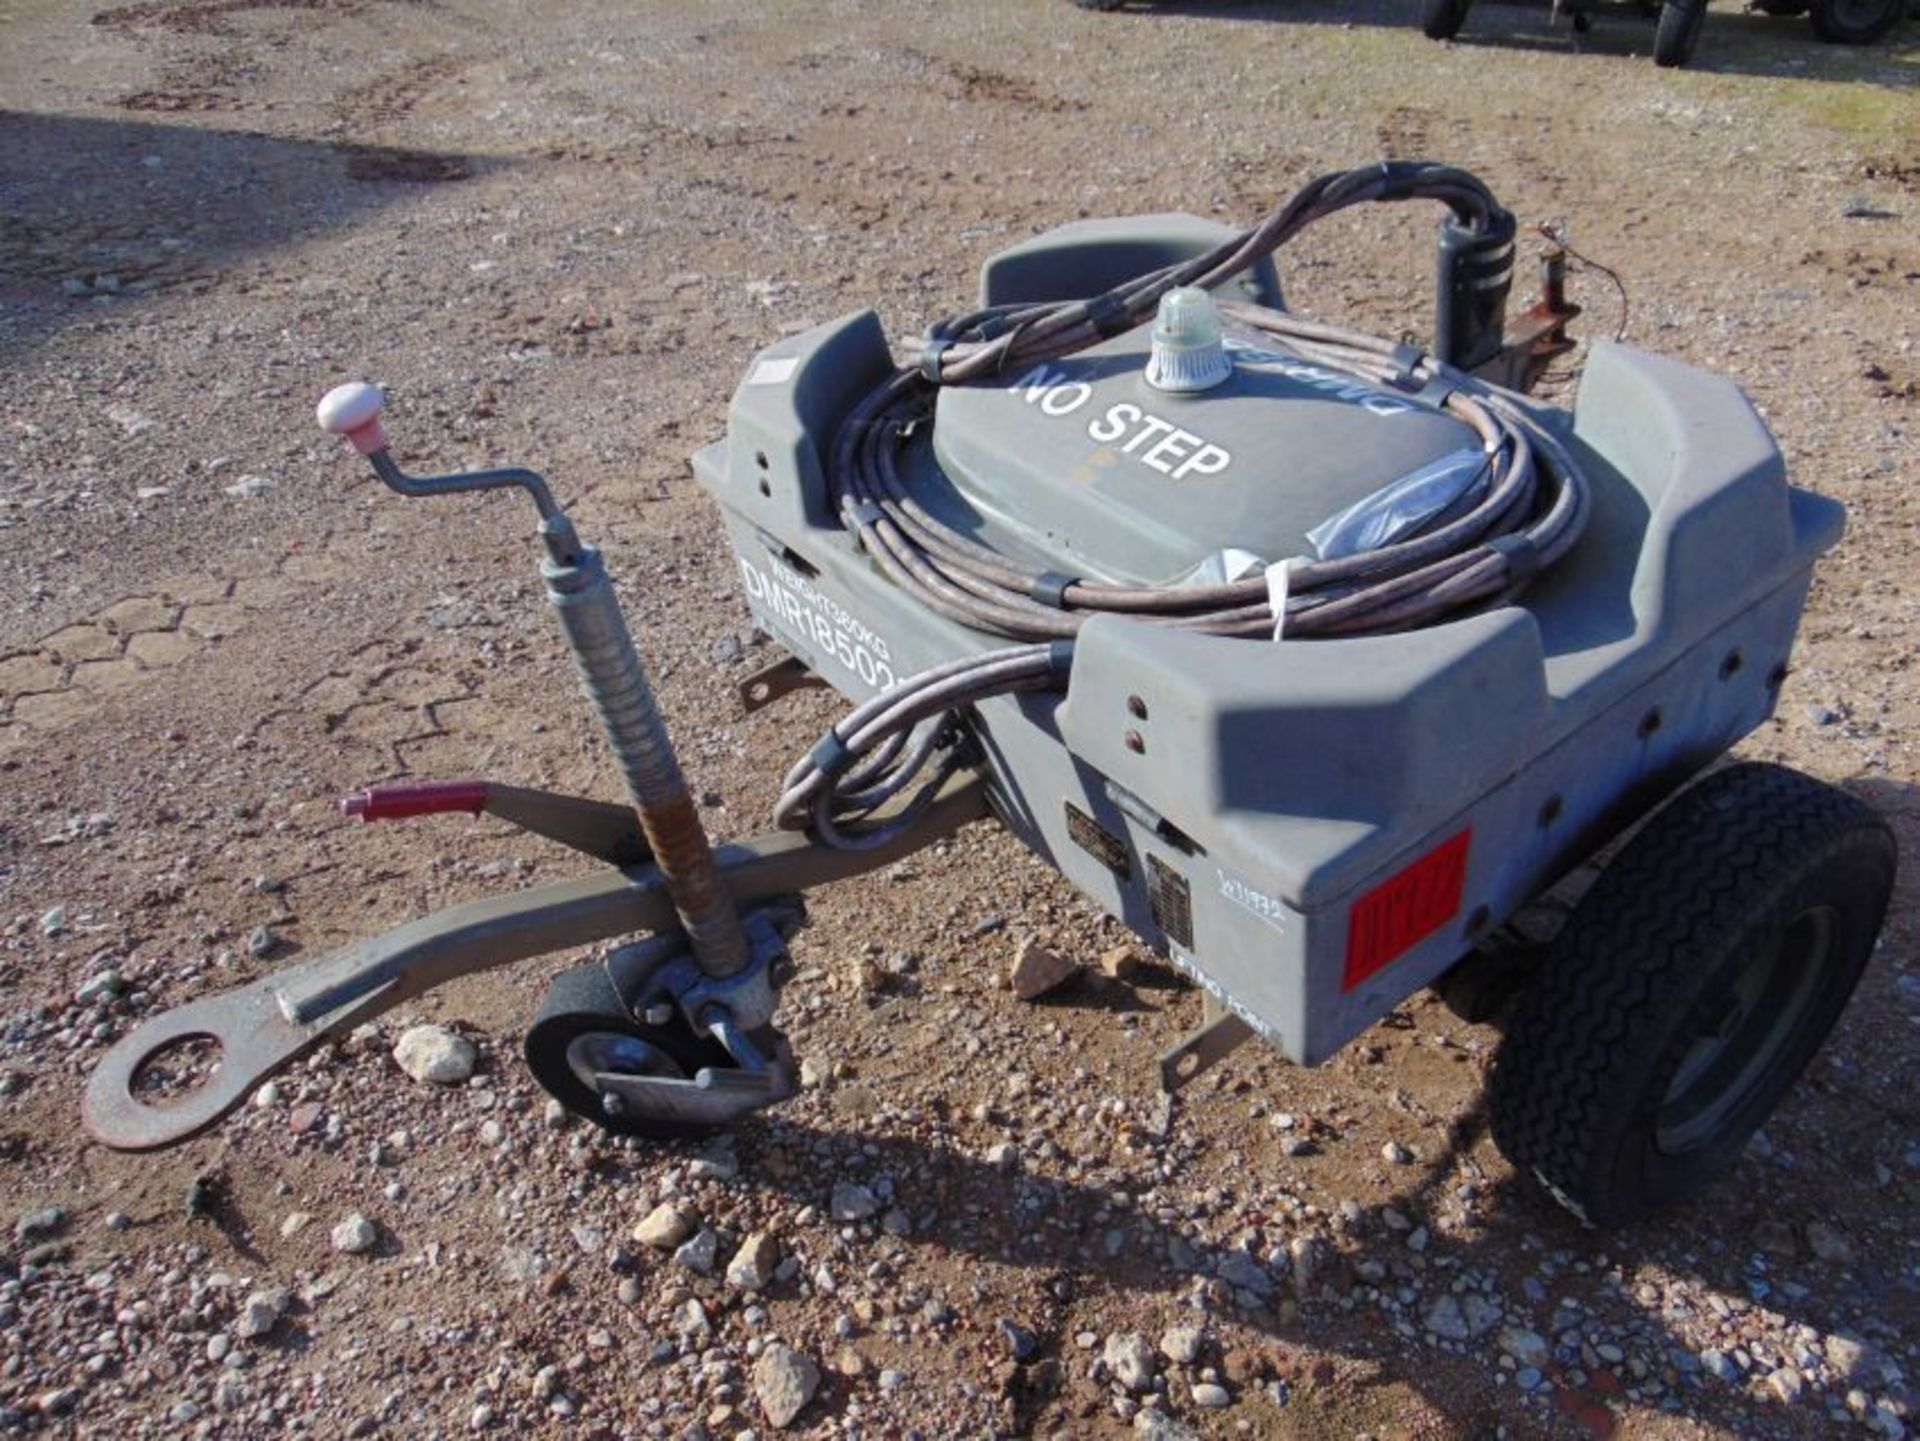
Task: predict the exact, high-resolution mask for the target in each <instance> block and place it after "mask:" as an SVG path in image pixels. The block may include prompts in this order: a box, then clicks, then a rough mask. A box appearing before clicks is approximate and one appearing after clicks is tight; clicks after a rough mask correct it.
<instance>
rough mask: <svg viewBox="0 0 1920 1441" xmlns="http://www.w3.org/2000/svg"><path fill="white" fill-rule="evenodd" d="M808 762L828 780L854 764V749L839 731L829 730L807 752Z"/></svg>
mask: <svg viewBox="0 0 1920 1441" xmlns="http://www.w3.org/2000/svg"><path fill="white" fill-rule="evenodd" d="M807 764H808V765H810V766H812V767H813V768H814V769H815V770H816V771H818V772H819V773H820V774H821V775H823V776H825V777H826V778H827V779H828V780H833V779H835V778H837V777H838V776H839V775H841V774H842V773H843V772H844V771H846V770H847V768H848V767H849V766H851V765H852V764H853V751H852V749H851V748H850V747H849V746H848V745H847V743H846V742H845V741H844V740H842V739H841V738H840V733H839V732H838V731H828V732H827V733H826V734H825V735H823V736H821V737H820V740H819V742H818V744H816V745H815V746H814V748H813V749H812V750H810V751H808V752H807Z"/></svg>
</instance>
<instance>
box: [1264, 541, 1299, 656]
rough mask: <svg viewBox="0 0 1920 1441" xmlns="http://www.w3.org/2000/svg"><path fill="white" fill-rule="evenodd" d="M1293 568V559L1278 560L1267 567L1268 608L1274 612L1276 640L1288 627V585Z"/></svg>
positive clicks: (1274, 636)
mask: <svg viewBox="0 0 1920 1441" xmlns="http://www.w3.org/2000/svg"><path fill="white" fill-rule="evenodd" d="M1292 569H1293V562H1292V561H1291V560H1276V561H1275V562H1274V563H1273V564H1272V565H1270V566H1268V567H1267V569H1266V577H1267V609H1268V610H1270V611H1272V612H1273V638H1274V639H1275V640H1279V639H1280V638H1281V636H1282V635H1283V634H1284V632H1285V631H1286V628H1287V586H1288V576H1289V573H1290V572H1291V571H1292Z"/></svg>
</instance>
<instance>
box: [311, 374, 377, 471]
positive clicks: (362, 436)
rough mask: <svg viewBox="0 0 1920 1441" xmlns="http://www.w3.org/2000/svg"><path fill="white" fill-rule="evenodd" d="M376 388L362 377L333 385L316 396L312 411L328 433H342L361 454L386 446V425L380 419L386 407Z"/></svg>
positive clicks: (321, 426)
mask: <svg viewBox="0 0 1920 1441" xmlns="http://www.w3.org/2000/svg"><path fill="white" fill-rule="evenodd" d="M386 403H387V402H386V398H385V397H384V396H382V395H381V394H380V388H379V387H378V386H376V385H369V384H367V382H366V381H364V380H355V381H350V382H348V383H347V384H346V385H336V386H335V387H334V388H333V389H332V390H329V391H328V392H327V393H326V394H325V395H323V396H322V397H321V398H320V404H319V407H318V408H317V410H316V411H315V415H316V416H317V417H318V418H319V421H320V428H321V429H322V430H324V431H326V432H327V434H329V435H344V436H345V437H346V438H347V439H348V440H349V441H350V442H352V444H353V448H354V449H355V450H357V451H359V452H360V453H361V454H362V455H372V454H373V453H374V452H375V451H376V450H385V449H386V448H387V429H386V427H385V426H384V425H382V424H381V423H380V412H381V411H382V410H383V409H385V407H386Z"/></svg>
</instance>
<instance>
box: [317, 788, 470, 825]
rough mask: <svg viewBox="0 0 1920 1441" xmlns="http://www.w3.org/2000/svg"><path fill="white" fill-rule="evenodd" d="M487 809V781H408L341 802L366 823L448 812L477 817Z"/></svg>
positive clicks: (342, 809) (345, 808)
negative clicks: (464, 813) (463, 812)
mask: <svg viewBox="0 0 1920 1441" xmlns="http://www.w3.org/2000/svg"><path fill="white" fill-rule="evenodd" d="M486 808H487V783H486V782H485V781H407V782H403V783H402V784H400V785H392V786H368V787H367V788H366V789H365V790H363V791H361V792H360V794H359V795H355V796H348V797H347V798H346V799H345V800H343V801H341V802H340V809H341V811H342V812H343V813H344V814H346V815H350V816H358V817H360V819H361V820H363V821H403V820H406V819H407V818H408V817H410V816H435V815H441V814H444V813H445V812H447V811H465V812H466V813H467V814H468V815H470V816H477V815H479V814H480V812H481V811H483V810H485V809H486Z"/></svg>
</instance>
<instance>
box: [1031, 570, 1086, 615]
mask: <svg viewBox="0 0 1920 1441" xmlns="http://www.w3.org/2000/svg"><path fill="white" fill-rule="evenodd" d="M1078 584H1080V577H1079V576H1077V575H1067V574H1065V573H1064V572H1062V571H1057V570H1047V571H1042V572H1041V573H1040V574H1039V575H1036V576H1035V577H1034V578H1033V579H1032V580H1030V581H1028V582H1027V597H1028V598H1029V599H1030V600H1037V601H1039V602H1040V604H1042V605H1044V606H1049V607H1051V608H1052V609H1054V610H1065V609H1066V608H1067V587H1068V586H1070V585H1078Z"/></svg>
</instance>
